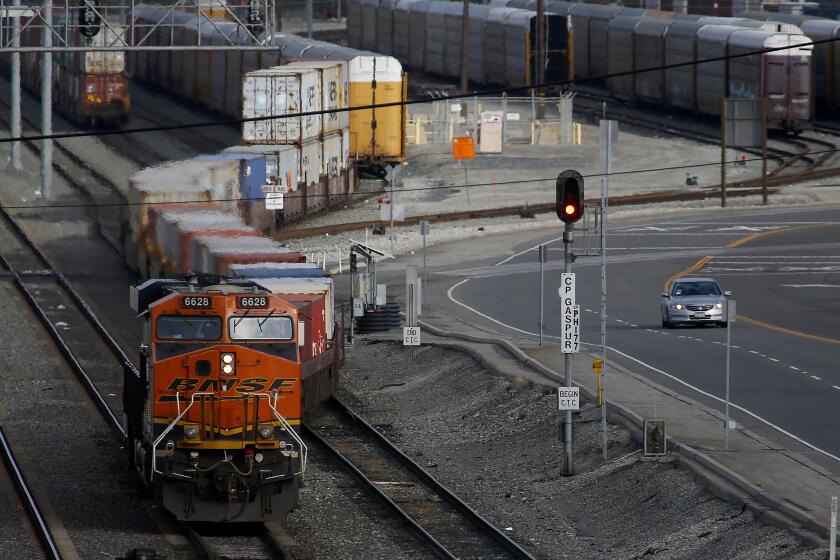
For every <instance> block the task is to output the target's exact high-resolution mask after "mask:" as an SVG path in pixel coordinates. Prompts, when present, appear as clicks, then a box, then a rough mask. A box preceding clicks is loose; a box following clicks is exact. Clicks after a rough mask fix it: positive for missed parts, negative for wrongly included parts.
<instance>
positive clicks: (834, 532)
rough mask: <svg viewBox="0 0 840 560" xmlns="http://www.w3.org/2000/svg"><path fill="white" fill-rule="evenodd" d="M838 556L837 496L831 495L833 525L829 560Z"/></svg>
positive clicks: (829, 544)
mask: <svg viewBox="0 0 840 560" xmlns="http://www.w3.org/2000/svg"><path fill="white" fill-rule="evenodd" d="M836 557H837V496H832V497H831V527H830V537H829V541H828V560H835V559H836Z"/></svg>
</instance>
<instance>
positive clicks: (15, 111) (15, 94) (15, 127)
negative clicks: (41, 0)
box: [9, 0, 22, 169]
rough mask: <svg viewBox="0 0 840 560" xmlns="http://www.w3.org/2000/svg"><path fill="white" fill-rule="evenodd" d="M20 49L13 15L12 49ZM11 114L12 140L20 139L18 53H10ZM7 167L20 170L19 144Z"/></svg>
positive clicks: (15, 1)
mask: <svg viewBox="0 0 840 560" xmlns="http://www.w3.org/2000/svg"><path fill="white" fill-rule="evenodd" d="M12 5H13V6H20V0H12ZM19 47H20V17H19V15H17V14H15V15H14V16H13V17H12V48H13V49H17V48H19ZM11 86H12V107H11V109H12V114H11V119H12V122H11V133H12V138H20V137H21V135H22V129H21V123H20V53H19V52H17V51H14V52H12V84H11ZM9 165H10V166H11V167H12V169H21V168H22V165H21V163H20V142H18V141H14V142H12V147H11V153H10V154H9Z"/></svg>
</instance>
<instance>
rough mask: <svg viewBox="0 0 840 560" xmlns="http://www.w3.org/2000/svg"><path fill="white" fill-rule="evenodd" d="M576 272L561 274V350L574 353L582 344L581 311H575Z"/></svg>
mask: <svg viewBox="0 0 840 560" xmlns="http://www.w3.org/2000/svg"><path fill="white" fill-rule="evenodd" d="M575 307H576V306H575V273H574V272H564V273H562V274H561V275H560V318H561V321H562V322H561V324H560V350H561V352H563V353H564V354H574V353H575V352H577V351H578V349H577V346H579V344H580V311H577V313H576V312H575Z"/></svg>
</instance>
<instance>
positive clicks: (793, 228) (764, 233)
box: [724, 224, 838, 249]
mask: <svg viewBox="0 0 840 560" xmlns="http://www.w3.org/2000/svg"><path fill="white" fill-rule="evenodd" d="M835 225H838V224H807V225H804V226H790V227H786V228H778V229H768V230H766V231H758V232H756V233H751V234H749V235H746V236H744V237H742V238H740V239H736V240H735V241H730V242H729V243H727V244H726V245H724V247H725V248H727V249H732V248H733V247H740V246H741V245H743V244H744V243H749V242H750V241H755V240H756V239H759V238H761V237H767V236H768V235H773V234H776V233H789V232H791V231H797V230H800V229H810V228H817V227H826V226H835Z"/></svg>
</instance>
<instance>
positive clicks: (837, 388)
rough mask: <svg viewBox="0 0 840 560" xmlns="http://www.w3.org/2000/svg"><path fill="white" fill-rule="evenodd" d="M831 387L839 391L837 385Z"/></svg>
mask: <svg viewBox="0 0 840 560" xmlns="http://www.w3.org/2000/svg"><path fill="white" fill-rule="evenodd" d="M832 387H834V388H835V389H837V390H838V391H840V387H838V386H837V385H832Z"/></svg>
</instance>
